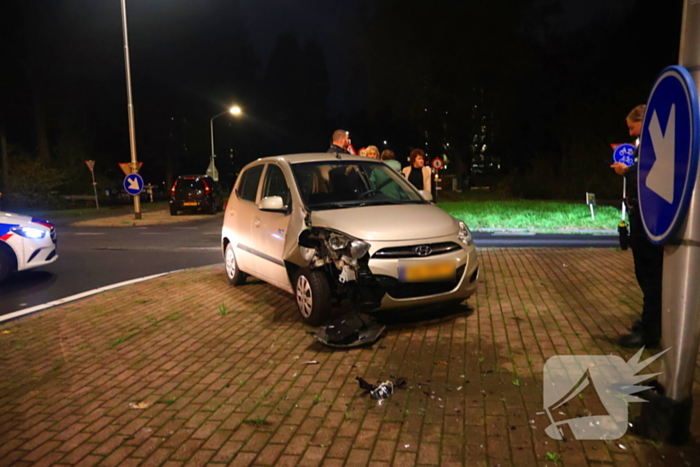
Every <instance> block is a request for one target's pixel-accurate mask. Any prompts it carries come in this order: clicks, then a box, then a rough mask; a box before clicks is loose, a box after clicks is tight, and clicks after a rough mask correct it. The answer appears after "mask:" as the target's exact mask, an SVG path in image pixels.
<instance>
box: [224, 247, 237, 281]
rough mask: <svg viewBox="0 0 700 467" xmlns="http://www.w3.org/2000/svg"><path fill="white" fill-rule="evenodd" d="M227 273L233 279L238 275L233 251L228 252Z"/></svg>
mask: <svg viewBox="0 0 700 467" xmlns="http://www.w3.org/2000/svg"><path fill="white" fill-rule="evenodd" d="M226 273H228V277H230V278H231V279H233V276H234V275H235V274H236V257H235V256H233V250H231V249H228V250H226Z"/></svg>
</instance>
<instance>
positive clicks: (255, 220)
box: [253, 217, 260, 227]
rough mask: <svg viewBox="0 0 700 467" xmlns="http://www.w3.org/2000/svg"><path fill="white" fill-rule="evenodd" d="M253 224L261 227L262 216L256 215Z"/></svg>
mask: <svg viewBox="0 0 700 467" xmlns="http://www.w3.org/2000/svg"><path fill="white" fill-rule="evenodd" d="M253 225H254V226H255V227H260V218H259V217H256V218H255V219H253Z"/></svg>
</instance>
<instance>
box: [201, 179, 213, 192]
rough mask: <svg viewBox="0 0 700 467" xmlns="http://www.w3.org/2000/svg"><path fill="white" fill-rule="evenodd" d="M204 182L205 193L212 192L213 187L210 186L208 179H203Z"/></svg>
mask: <svg viewBox="0 0 700 467" xmlns="http://www.w3.org/2000/svg"><path fill="white" fill-rule="evenodd" d="M202 183H204V193H206V194H207V195H208V194H209V193H211V188H210V187H209V184H208V183H207V181H206V180H202Z"/></svg>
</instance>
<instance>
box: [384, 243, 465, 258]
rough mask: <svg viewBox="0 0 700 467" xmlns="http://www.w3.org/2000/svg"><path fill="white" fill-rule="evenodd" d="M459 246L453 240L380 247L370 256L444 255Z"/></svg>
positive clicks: (420, 256) (415, 256)
mask: <svg viewBox="0 0 700 467" xmlns="http://www.w3.org/2000/svg"><path fill="white" fill-rule="evenodd" d="M460 248H461V247H460V246H459V245H458V244H456V243H454V242H442V243H425V244H423V245H409V246H398V247H392V248H382V249H381V250H379V251H377V252H376V253H375V254H374V255H372V258H377V259H395V258H425V257H428V256H437V255H444V254H445V253H450V252H452V251H456V250H459V249H460Z"/></svg>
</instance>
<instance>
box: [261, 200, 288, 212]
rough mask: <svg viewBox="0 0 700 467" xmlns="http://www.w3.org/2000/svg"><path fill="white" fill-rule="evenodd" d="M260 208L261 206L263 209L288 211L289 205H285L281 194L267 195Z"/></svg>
mask: <svg viewBox="0 0 700 467" xmlns="http://www.w3.org/2000/svg"><path fill="white" fill-rule="evenodd" d="M258 208H260V210H261V211H274V212H285V211H287V207H286V206H285V205H284V201H283V200H282V197H281V196H266V197H265V198H263V199H262V200H261V201H260V204H259V205H258Z"/></svg>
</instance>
